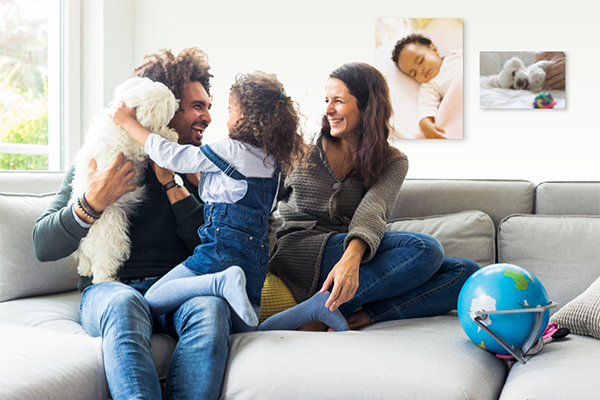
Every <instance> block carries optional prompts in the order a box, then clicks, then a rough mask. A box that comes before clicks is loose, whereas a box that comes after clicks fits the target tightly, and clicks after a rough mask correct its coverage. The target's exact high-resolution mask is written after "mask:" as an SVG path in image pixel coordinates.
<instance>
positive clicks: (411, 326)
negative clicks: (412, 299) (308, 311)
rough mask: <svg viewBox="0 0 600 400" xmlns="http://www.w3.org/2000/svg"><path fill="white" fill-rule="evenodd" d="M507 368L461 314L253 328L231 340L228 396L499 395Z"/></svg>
mask: <svg viewBox="0 0 600 400" xmlns="http://www.w3.org/2000/svg"><path fill="white" fill-rule="evenodd" d="M507 369H508V368H507V366H506V364H505V362H504V361H501V360H499V359H497V358H496V357H495V356H494V355H493V354H491V353H489V352H487V351H485V350H483V349H481V348H479V347H477V346H476V345H475V344H473V342H471V341H470V340H469V339H468V338H467V336H466V335H465V333H464V332H463V330H462V328H461V325H460V322H459V321H458V318H457V316H456V313H450V314H447V315H441V316H436V317H430V318H415V319H405V320H400V321H389V322H382V323H378V324H375V325H372V326H369V327H366V328H363V329H362V330H360V331H346V332H336V333H327V332H300V331H269V332H249V333H240V334H235V335H232V336H231V337H230V350H229V358H228V363H227V368H226V371H225V379H224V382H223V388H222V391H221V398H223V399H240V400H241V399H290V400H293V399H302V400H305V399H421V400H427V399H435V400H439V399H447V400H451V399H457V400H458V399H461V400H464V399H465V398H469V399H497V398H498V396H499V394H500V391H501V389H502V385H503V383H504V380H505V379H506V375H507ZM332 372H333V373H332ZM324 377H330V378H326V379H324ZM332 379H333V381H332Z"/></svg>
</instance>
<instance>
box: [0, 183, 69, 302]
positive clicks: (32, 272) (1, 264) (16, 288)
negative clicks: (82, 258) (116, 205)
mask: <svg viewBox="0 0 600 400" xmlns="http://www.w3.org/2000/svg"><path fill="white" fill-rule="evenodd" d="M53 197H54V196H53V195H39V196H38V195H19V194H0V254H1V255H2V256H1V257H0V302H1V301H8V300H12V299H17V298H22V297H31V296H38V295H43V294H50V293H59V292H65V291H68V290H74V289H76V288H77V282H78V281H79V277H78V275H77V262H76V261H75V258H74V257H73V256H70V257H66V258H64V259H62V260H58V261H53V262H44V263H42V262H40V261H38V260H37V258H36V257H35V254H34V252H33V241H32V238H31V234H32V231H33V226H34V224H35V221H36V220H37V218H38V217H39V216H40V215H42V213H43V212H44V210H45V209H46V208H47V207H48V205H49V204H50V202H51V201H52V199H53Z"/></svg>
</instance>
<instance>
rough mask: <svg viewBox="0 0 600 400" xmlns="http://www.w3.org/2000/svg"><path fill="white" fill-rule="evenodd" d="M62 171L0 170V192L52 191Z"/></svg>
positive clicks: (57, 183)
mask: <svg viewBox="0 0 600 400" xmlns="http://www.w3.org/2000/svg"><path fill="white" fill-rule="evenodd" d="M64 176H65V173H64V172H48V171H26V172H25V171H0V192H2V193H34V194H43V193H52V192H56V191H57V190H58V187H59V186H60V183H61V182H62V180H63V178H64Z"/></svg>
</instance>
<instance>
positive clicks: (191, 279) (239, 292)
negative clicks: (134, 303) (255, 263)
mask: <svg viewBox="0 0 600 400" xmlns="http://www.w3.org/2000/svg"><path fill="white" fill-rule="evenodd" d="M182 267H183V266H182ZM177 268H179V267H177ZM183 268H186V267H183ZM186 269H187V268H186ZM172 272H173V274H172V273H171V272H169V273H168V274H167V275H165V276H164V277H163V278H161V279H160V280H159V281H158V282H157V283H155V284H154V286H156V288H155V287H154V286H152V287H151V288H150V290H148V292H147V293H146V296H145V297H146V301H148V304H149V305H150V309H151V310H152V313H153V314H154V315H161V314H165V313H167V312H170V311H173V310H175V309H176V308H178V307H179V306H180V305H182V304H183V303H185V302H186V301H188V300H189V299H191V298H192V297H196V296H207V295H208V296H218V297H221V298H223V299H224V300H225V301H227V303H228V304H229V306H230V307H231V309H232V310H233V312H235V313H236V314H237V315H238V316H239V317H240V318H241V319H242V321H244V323H245V324H247V325H249V326H256V325H258V317H257V316H256V313H255V312H254V309H253V308H252V305H251V304H250V300H249V299H248V294H247V293H246V275H245V274H244V271H243V270H242V269H241V268H240V267H238V266H232V267H229V268H227V269H226V270H225V271H221V272H217V273H215V274H206V275H196V274H194V273H193V272H191V271H188V272H189V274H191V276H190V275H189V274H188V273H186V272H184V271H181V270H179V271H177V272H175V271H172Z"/></svg>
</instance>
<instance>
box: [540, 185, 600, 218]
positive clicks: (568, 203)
mask: <svg viewBox="0 0 600 400" xmlns="http://www.w3.org/2000/svg"><path fill="white" fill-rule="evenodd" d="M535 213H536V214H546V215H600V182H542V183H540V184H539V185H538V186H537V187H536V188H535Z"/></svg>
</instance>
